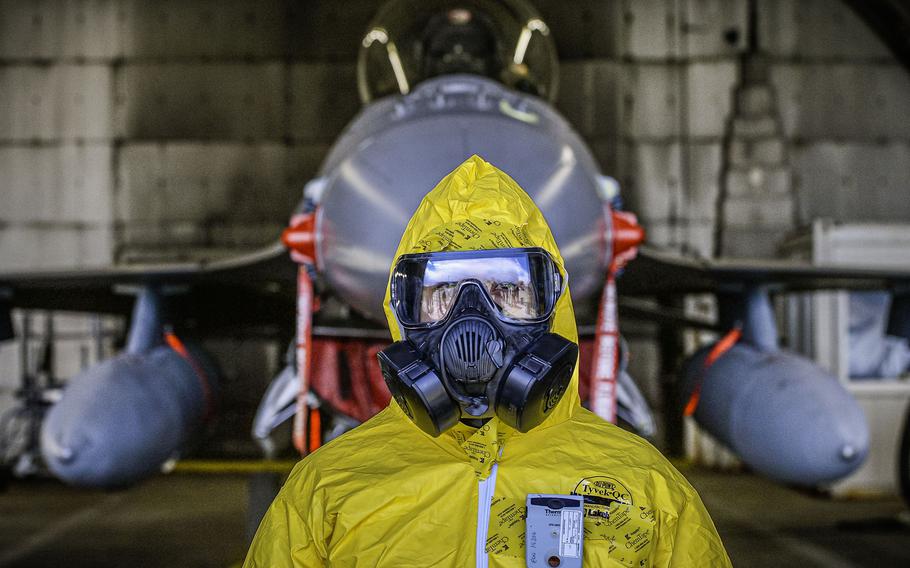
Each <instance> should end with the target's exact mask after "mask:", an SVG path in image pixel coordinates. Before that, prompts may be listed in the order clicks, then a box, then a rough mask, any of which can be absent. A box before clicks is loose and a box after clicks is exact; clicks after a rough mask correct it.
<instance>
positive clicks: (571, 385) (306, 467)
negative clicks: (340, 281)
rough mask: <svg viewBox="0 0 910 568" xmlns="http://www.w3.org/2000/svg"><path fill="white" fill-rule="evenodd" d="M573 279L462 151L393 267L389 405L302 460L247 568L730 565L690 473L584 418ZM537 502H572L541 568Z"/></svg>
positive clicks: (513, 200) (514, 198) (532, 212)
mask: <svg viewBox="0 0 910 568" xmlns="http://www.w3.org/2000/svg"><path fill="white" fill-rule="evenodd" d="M567 277H568V275H567V274H566V273H565V269H564V268H563V261H562V258H561V257H560V254H559V250H558V249H557V247H556V242H555V241H554V239H553V235H552V234H551V233H550V229H549V227H548V226H547V223H546V221H545V220H544V218H543V215H542V214H541V213H540V211H539V210H538V209H537V207H536V206H535V205H534V203H533V202H532V201H531V199H530V198H529V197H528V195H527V194H526V193H525V192H524V191H523V190H522V189H521V188H520V187H519V186H518V184H516V183H515V181H513V180H512V179H511V178H510V177H509V176H508V175H506V174H505V173H503V172H502V171H500V170H498V169H497V168H496V167H495V166H493V165H491V164H489V163H487V162H485V161H484V160H483V159H481V158H479V157H477V156H473V157H471V158H470V159H468V160H467V161H466V162H464V163H463V164H461V165H460V166H459V167H458V168H457V169H455V170H454V171H453V172H452V173H450V174H449V175H448V176H446V177H445V178H444V179H443V180H442V181H441V182H440V183H439V184H438V185H437V186H436V187H435V188H434V189H433V190H432V191H431V192H430V193H429V194H427V195H426V197H425V198H424V199H423V201H422V202H421V204H420V206H419V207H418V208H417V211H416V212H415V213H414V216H413V217H412V218H411V221H410V223H409V224H408V226H407V228H406V230H405V232H404V235H403V236H402V238H401V243H400V244H399V246H398V251H397V253H396V259H395V262H394V265H393V266H392V270H391V275H390V279H389V287H388V289H387V291H386V297H385V311H386V315H387V316H388V320H389V327H390V329H391V332H392V336H393V338H394V340H395V343H393V345H391V346H390V347H389V348H387V349H385V350H384V351H383V352H382V353H380V364H381V367H382V370H383V374H384V377H385V379H386V382H387V384H388V385H389V387H390V390H391V391H392V394H393V400H392V402H390V404H389V406H388V407H387V408H385V409H384V410H383V411H381V412H380V413H379V414H377V415H376V416H375V417H373V418H372V419H370V420H369V421H367V422H366V423H364V424H363V425H361V426H359V427H357V428H355V429H354V430H352V431H350V432H348V433H347V434H345V435H343V436H340V437H339V438H337V439H335V440H333V441H332V442H330V443H328V444H327V445H325V446H323V447H322V448H320V449H319V450H317V451H316V452H314V453H313V454H311V455H309V456H307V457H306V458H305V459H304V460H302V461H301V462H300V463H299V464H297V466H296V467H295V468H294V470H293V471H292V473H291V474H290V477H289V478H288V480H287V482H286V483H285V485H284V486H283V488H282V489H281V491H280V492H279V494H278V496H277V497H276V499H275V501H274V502H273V503H272V505H271V507H270V508H269V510H268V512H267V513H266V515H265V517H264V519H263V520H262V523H261V525H260V526H259V530H258V532H257V533H256V536H255V538H254V540H253V543H252V546H251V548H250V550H249V553H248V555H247V558H246V561H245V563H244V566H245V567H248V568H253V567H261V568H286V567H287V568H290V567H292V566H295V567H296V566H300V567H304V566H305V567H316V566H345V567H349V566H358V567H365V566H369V567H374V566H375V567H386V566H388V567H392V566H394V567H420V566H457V567H465V566H481V567H483V566H490V567H518V566H527V565H538V564H534V562H537V561H540V562H542V563H540V564H539V565H541V566H617V567H619V566H634V567H644V566H647V567H661V566H673V567H678V566H699V567H716V566H730V560H729V558H728V557H727V554H726V552H725V550H724V547H723V545H722V544H721V541H720V538H719V537H718V535H717V531H716V530H715V528H714V524H713V523H712V521H711V518H710V517H709V516H708V513H707V511H706V510H705V507H704V505H703V504H702V501H701V499H700V498H699V496H698V494H697V493H696V492H695V490H694V489H693V488H692V486H691V485H689V483H688V482H687V481H686V480H685V479H684V478H683V476H682V475H681V474H680V473H679V472H677V471H676V469H674V468H673V466H672V465H671V464H670V463H669V462H668V461H667V460H666V459H665V458H664V457H663V456H662V455H661V454H660V453H659V452H658V451H657V450H656V449H654V448H653V447H652V446H651V445H650V444H648V443H647V442H646V441H644V440H642V439H641V438H639V437H637V436H635V435H633V434H630V433H628V432H626V431H624V430H622V429H620V428H618V427H616V426H614V425H612V424H610V423H607V422H606V421H604V420H602V419H600V418H599V417H597V416H596V415H594V414H593V413H591V412H589V411H587V410H585V409H584V408H582V406H581V404H580V400H579V395H578V369H577V357H578V346H577V343H578V333H577V330H576V327H575V318H574V312H573V309H572V300H571V297H570V295H569V288H568V285H567V282H568V280H567ZM535 494H546V495H549V496H552V495H557V496H566V497H567V498H570V499H573V498H574V499H576V500H577V503H578V504H581V503H582V502H583V515H582V514H581V511H579V515H578V516H577V519H578V522H577V523H576V524H577V526H574V525H572V523H567V522H566V521H565V519H566V518H569V517H562V518H563V524H562V526H560V525H559V523H558V522H557V523H556V525H555V528H554V529H553V531H552V535H551V536H552V537H553V538H558V539H561V540H560V543H561V544H559V545H558V551H557V552H555V553H553V554H552V555H546V556H545V557H544V558H542V559H541V558H538V557H537V556H535V555H532V554H528V552H529V551H530V550H531V548H532V547H534V546H540V545H541V544H540V542H539V541H540V539H546V538H550V536H548V535H543V534H541V535H538V534H537V533H536V532H535V533H534V534H533V536H530V537H529V536H528V534H530V531H531V530H532V528H533V526H532V524H531V520H526V518H525V517H526V516H527V512H528V509H527V508H526V506H527V505H528V503H532V502H531V501H529V500H528V496H529V495H535ZM548 502H551V501H548ZM570 502H571V501H566V503H570ZM557 506H561V505H557ZM554 514H558V511H557V512H556V513H554ZM582 519H583V522H581V520H582ZM582 529H583V530H582ZM535 530H536V529H535ZM572 531H575V533H577V534H573V533H572ZM582 532H583V534H581V533H582ZM526 539H527V540H528V542H526ZM531 539H533V541H532V540H531ZM560 555H561V556H560Z"/></svg>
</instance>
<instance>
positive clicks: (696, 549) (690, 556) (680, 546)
mask: <svg viewBox="0 0 910 568" xmlns="http://www.w3.org/2000/svg"><path fill="white" fill-rule="evenodd" d="M672 547H673V549H672V553H671V556H670V563H669V566H671V567H673V568H677V567H678V568H682V567H688V566H698V567H705V568H727V567H732V564H731V562H730V558H729V557H728V556H727V551H726V550H725V549H724V545H723V543H722V542H721V541H720V536H719V535H718V534H717V529H715V528H714V523H713V522H712V521H711V517H710V515H708V511H707V510H706V509H705V506H704V504H703V503H702V501H701V498H700V497H699V496H698V494H697V493H695V492H694V491H693V492H692V493H691V494H690V495H689V498H688V500H687V501H686V504H685V506H684V507H683V509H682V511H680V515H679V518H678V519H677V523H676V534H675V535H674V537H673V544H672Z"/></svg>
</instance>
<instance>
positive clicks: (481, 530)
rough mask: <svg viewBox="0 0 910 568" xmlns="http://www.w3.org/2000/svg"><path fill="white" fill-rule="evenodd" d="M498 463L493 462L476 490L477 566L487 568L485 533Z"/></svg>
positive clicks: (487, 526)
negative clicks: (488, 472)
mask: <svg viewBox="0 0 910 568" xmlns="http://www.w3.org/2000/svg"><path fill="white" fill-rule="evenodd" d="M497 469H499V464H498V463H494V464H493V467H492V469H490V475H488V476H487V478H486V479H483V480H481V481H480V485H479V488H478V492H477V545H476V552H475V554H476V557H477V568H487V566H489V558H488V557H487V534H488V533H489V531H490V507H491V506H492V504H493V492H494V491H496V470H497Z"/></svg>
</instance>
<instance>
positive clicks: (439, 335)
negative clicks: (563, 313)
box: [379, 248, 578, 436]
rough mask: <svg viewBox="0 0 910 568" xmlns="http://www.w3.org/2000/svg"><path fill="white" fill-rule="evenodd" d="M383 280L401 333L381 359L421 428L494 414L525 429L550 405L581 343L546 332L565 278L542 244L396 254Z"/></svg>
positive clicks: (435, 430) (395, 392)
mask: <svg viewBox="0 0 910 568" xmlns="http://www.w3.org/2000/svg"><path fill="white" fill-rule="evenodd" d="M390 286H391V298H392V299H391V302H392V308H393V310H394V311H395V315H396V317H397V319H398V322H399V324H400V326H401V330H402V334H403V340H402V341H396V342H395V343H393V344H392V345H391V346H389V347H388V348H386V349H384V350H383V351H381V352H380V353H379V364H380V367H381V368H382V375H383V378H384V379H385V381H386V384H387V385H388V387H389V390H390V391H391V392H392V396H393V397H395V400H396V401H397V402H398V405H399V406H400V407H401V408H402V410H403V411H404V412H405V414H407V415H408V416H409V417H410V418H411V420H413V421H414V423H415V424H417V426H418V427H420V428H421V429H422V430H423V431H425V432H427V433H428V434H430V435H433V436H438V435H439V434H441V433H442V432H444V431H446V430H448V429H449V428H451V427H452V426H454V425H455V424H456V423H457V422H458V421H459V420H461V419H475V420H476V419H480V420H482V419H487V418H492V417H493V416H497V417H499V419H500V420H502V421H503V422H505V423H506V424H508V425H509V426H511V427H512V428H515V429H516V430H518V431H520V432H527V431H528V430H530V429H531V428H534V427H535V426H537V425H538V424H540V423H541V422H543V420H544V419H545V418H546V417H547V416H548V415H549V413H550V412H551V411H552V410H553V409H554V408H555V407H556V405H557V403H558V402H559V401H560V399H561V398H562V395H563V393H565V390H566V387H567V386H568V385H569V381H570V380H571V378H572V372H573V371H574V370H575V363H576V361H577V359H578V345H576V344H575V343H572V342H571V341H569V340H568V339H565V338H564V337H562V336H560V335H557V334H555V333H550V332H549V330H550V326H551V324H552V319H553V311H554V310H555V308H556V301H557V300H558V299H559V296H560V295H561V294H562V292H563V290H564V287H565V286H564V282H563V279H562V277H561V275H560V272H559V269H558V267H557V265H556V263H555V262H554V261H553V259H552V258H551V257H550V255H549V254H547V252H546V251H545V250H543V249H540V248H520V249H493V250H482V251H463V252H439V253H425V254H410V255H402V256H401V257H400V258H399V260H398V263H397V264H396V265H395V270H394V271H393V272H392V279H391V283H390Z"/></svg>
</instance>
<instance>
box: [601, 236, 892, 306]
mask: <svg viewBox="0 0 910 568" xmlns="http://www.w3.org/2000/svg"><path fill="white" fill-rule="evenodd" d="M906 283H910V266H908V267H901V268H887V269H883V268H854V267H842V266H818V265H814V264H809V263H805V262H795V261H786V260H764V259H717V260H711V259H705V258H700V257H695V256H685V255H681V254H679V253H677V252H671V251H668V250H663V249H658V248H655V247H650V246H642V247H640V248H639V251H638V256H637V257H636V258H635V260H633V261H632V262H630V263H629V265H628V266H627V267H626V268H625V270H624V272H623V274H622V277H621V278H620V279H619V280H618V282H617V284H618V287H619V291H620V292H621V293H622V294H624V295H629V296H664V295H676V294H690V293H701V292H737V291H740V290H742V289H744V288H746V287H749V286H754V285H767V286H770V287H771V288H773V289H774V290H787V291H810V290H833V289H846V290H889V289H892V288H894V287H896V286H900V285H902V284H906Z"/></svg>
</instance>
